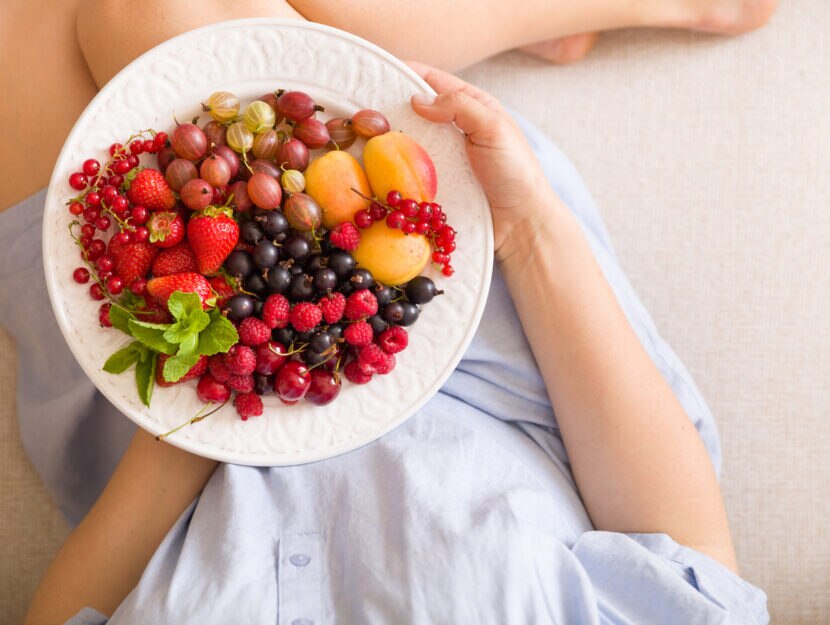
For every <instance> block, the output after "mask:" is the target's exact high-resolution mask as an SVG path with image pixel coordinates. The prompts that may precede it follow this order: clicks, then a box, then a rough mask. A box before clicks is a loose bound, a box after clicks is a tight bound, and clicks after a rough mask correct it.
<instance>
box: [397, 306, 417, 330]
mask: <svg viewBox="0 0 830 625" xmlns="http://www.w3.org/2000/svg"><path fill="white" fill-rule="evenodd" d="M401 306H403V318H402V319H401V320H400V321H399V322H398V325H401V326H411V325H412V324H413V323H415V322H416V321H418V315H419V314H420V313H421V309H420V308H418V306H417V305H416V304H413V303H412V302H401Z"/></svg>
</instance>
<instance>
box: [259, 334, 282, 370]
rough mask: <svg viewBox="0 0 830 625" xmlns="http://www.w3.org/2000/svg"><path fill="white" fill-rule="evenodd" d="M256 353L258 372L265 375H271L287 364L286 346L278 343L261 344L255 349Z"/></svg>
mask: <svg viewBox="0 0 830 625" xmlns="http://www.w3.org/2000/svg"><path fill="white" fill-rule="evenodd" d="M254 352H255V353H256V369H254V371H256V372H257V373H262V374H263V375H271V374H272V373H274V372H275V371H276V370H277V369H279V368H280V367H281V366H282V365H283V363H284V362H285V359H286V356H285V352H286V349H285V345H283V344H282V343H278V342H277V341H268V342H266V343H261V344H260V345H257V346H256V347H255V348H254Z"/></svg>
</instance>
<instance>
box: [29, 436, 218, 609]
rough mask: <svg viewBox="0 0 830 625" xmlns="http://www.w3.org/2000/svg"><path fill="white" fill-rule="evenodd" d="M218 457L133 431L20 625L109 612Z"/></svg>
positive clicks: (201, 486)
mask: <svg viewBox="0 0 830 625" xmlns="http://www.w3.org/2000/svg"><path fill="white" fill-rule="evenodd" d="M215 468H216V462H214V461H212V460H207V459H205V458H200V457H198V456H194V455H192V454H189V453H187V452H184V451H182V450H180V449H177V448H175V447H173V446H171V445H168V444H166V443H158V442H156V441H155V440H154V439H153V437H152V436H151V435H149V434H147V433H146V432H144V431H143V430H140V431H138V432H137V433H136V435H135V436H134V438H133V440H132V442H131V443H130V446H129V447H128V448H127V451H126V453H125V454H124V457H123V458H122V459H121V462H120V463H119V465H118V468H117V469H116V470H115V473H114V474H113V476H112V479H111V480H110V482H109V484H107V487H106V488H105V489H104V492H103V493H102V494H101V497H100V498H99V499H98V501H97V502H96V503H95V505H94V506H93V508H92V510H90V512H89V514H87V516H86V517H85V518H84V520H83V521H82V522H81V524H80V525H79V526H78V527H77V528H76V529H75V531H74V532H72V534H71V535H70V537H69V539H68V540H67V541H66V543H65V544H64V545H63V547H62V548H61V550H60V551H59V552H58V555H57V556H56V557H55V560H54V561H53V562H52V564H51V565H50V566H49V568H48V569H47V571H46V574H45V575H44V577H43V579H42V580H41V582H40V586H39V587H38V589H37V592H36V593H35V598H34V599H33V600H32V604H31V605H30V606H29V612H28V614H27V616H26V621H25V625H59V624H60V623H64V622H65V621H66V620H68V619H69V618H70V617H72V616H74V615H75V614H76V613H77V612H78V611H79V610H80V609H81V608H83V607H85V606H91V607H93V608H95V609H97V610H99V611H100V612H102V613H104V614H112V612H113V611H114V610H115V608H116V607H118V605H119V604H120V603H121V602H122V601H123V600H124V598H125V597H126V596H127V594H129V592H130V591H131V590H132V589H133V587H135V585H136V584H137V583H138V580H139V579H140V577H141V574H142V573H143V571H144V568H145V567H146V566H147V563H148V562H149V561H150V557H151V556H152V555H153V553H154V552H155V550H156V549H157V548H158V546H159V544H160V543H161V541H162V539H163V538H164V536H165V535H166V534H167V532H168V531H169V530H170V528H171V527H172V526H173V524H174V523H175V522H176V520H177V519H178V518H179V516H181V514H182V512H183V511H184V510H185V509H186V508H187V506H188V505H190V503H191V502H192V501H193V499H194V498H195V497H196V496H197V495H198V494H199V493H200V492H201V490H202V488H203V487H204V485H205V484H206V483H207V480H208V479H209V478H210V476H211V474H212V473H213V470H214V469H215Z"/></svg>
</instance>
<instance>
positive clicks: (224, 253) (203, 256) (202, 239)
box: [187, 206, 239, 275]
mask: <svg viewBox="0 0 830 625" xmlns="http://www.w3.org/2000/svg"><path fill="white" fill-rule="evenodd" d="M232 214H233V213H232V211H231V210H230V209H229V208H221V207H217V206H209V207H208V208H206V209H205V210H204V211H202V212H201V213H198V214H196V215H194V216H193V217H191V218H190V221H189V222H188V224H187V238H188V240H189V241H190V247H191V248H192V249H193V253H194V254H196V265H197V266H198V267H199V272H200V273H203V274H205V275H211V274H214V273H216V272H217V271H219V269H220V268H221V267H222V263H223V262H225V259H226V258H227V257H228V254H230V253H231V252H232V251H233V250H234V248H235V247H236V243H237V241H239V225H238V224H237V223H236V222H235V221H234V220H233V217H231V215H232Z"/></svg>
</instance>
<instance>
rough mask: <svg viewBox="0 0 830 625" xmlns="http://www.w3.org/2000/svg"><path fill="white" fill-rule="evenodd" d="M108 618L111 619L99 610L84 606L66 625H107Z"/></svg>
mask: <svg viewBox="0 0 830 625" xmlns="http://www.w3.org/2000/svg"><path fill="white" fill-rule="evenodd" d="M108 620H109V619H108V618H107V617H106V616H104V615H103V614H101V613H100V612H99V611H98V610H93V609H92V608H84V609H83V610H81V611H80V612H78V613H77V614H76V615H75V616H73V617H72V618H71V619H69V620H68V621H66V623H64V625H106V623H107V621H108Z"/></svg>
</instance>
